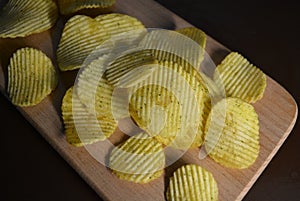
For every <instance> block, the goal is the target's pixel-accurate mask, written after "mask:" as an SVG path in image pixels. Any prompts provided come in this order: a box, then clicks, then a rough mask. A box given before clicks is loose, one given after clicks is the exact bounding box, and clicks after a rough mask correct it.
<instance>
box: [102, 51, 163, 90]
mask: <svg viewBox="0 0 300 201" xmlns="http://www.w3.org/2000/svg"><path fill="white" fill-rule="evenodd" d="M151 64H157V60H156V59H155V58H154V57H153V55H152V53H151V51H150V50H137V51H133V52H130V53H128V54H125V55H122V56H120V57H118V58H117V59H116V60H114V61H113V62H112V63H111V64H110V65H109V66H108V69H107V70H106V73H105V75H106V78H107V80H108V82H109V83H110V84H112V85H114V86H119V84H120V79H121V78H122V80H124V79H126V76H127V77H129V75H130V73H131V72H133V71H134V70H136V69H137V68H139V67H144V68H151V67H150V65H151ZM150 72H151V71H150ZM145 75H146V76H147V75H149V74H148V73H144V74H139V76H140V79H144V78H145Z"/></svg>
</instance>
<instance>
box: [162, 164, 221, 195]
mask: <svg viewBox="0 0 300 201" xmlns="http://www.w3.org/2000/svg"><path fill="white" fill-rule="evenodd" d="M166 199H167V201H186V200H192V201H203V200H210V201H217V200H218V186H217V182H216V181H215V179H214V177H213V175H212V174H211V173H210V172H208V171H207V170H205V169H204V168H202V167H200V166H198V165H194V164H191V165H185V166H182V167H181V168H179V169H177V170H176V171H175V172H174V173H173V176H172V177H171V178H170V183H169V187H168V190H167V193H166Z"/></svg>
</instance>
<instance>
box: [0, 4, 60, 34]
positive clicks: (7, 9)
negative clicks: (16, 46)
mask: <svg viewBox="0 0 300 201" xmlns="http://www.w3.org/2000/svg"><path fill="white" fill-rule="evenodd" d="M57 18H58V11H57V6H56V4H55V3H54V2H53V1H52V0H26V1H20V0H9V1H8V3H7V4H6V5H5V6H4V7H3V9H2V10H1V12H0V27H1V28H0V38H16V37H25V36H28V35H31V34H35V33H41V32H43V31H46V30H48V29H50V28H51V27H53V26H54V24H55V23H56V20H57Z"/></svg>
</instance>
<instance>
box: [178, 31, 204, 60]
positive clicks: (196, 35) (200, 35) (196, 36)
mask: <svg viewBox="0 0 300 201" xmlns="http://www.w3.org/2000/svg"><path fill="white" fill-rule="evenodd" d="M176 32H178V33H181V34H183V35H185V36H187V37H189V38H190V39H192V40H194V41H195V42H196V43H198V44H199V45H200V47H201V48H202V49H203V51H201V52H200V55H199V60H200V63H201V62H202V61H203V59H204V50H205V47H206V34H205V33H204V32H203V31H202V30H201V29H198V28H196V27H188V28H183V29H178V30H176Z"/></svg>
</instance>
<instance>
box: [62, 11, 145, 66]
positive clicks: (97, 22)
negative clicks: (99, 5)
mask: <svg viewBox="0 0 300 201" xmlns="http://www.w3.org/2000/svg"><path fill="white" fill-rule="evenodd" d="M139 29H142V30H144V29H145V28H144V26H143V24H142V23H141V22H140V21H138V20H137V19H135V18H133V17H129V16H128V15H123V14H106V15H100V16H98V17H96V18H95V19H92V18H90V17H87V16H83V15H76V16H74V17H72V18H71V19H70V20H69V21H68V22H67V23H66V25H65V27H64V30H63V34H62V38H61V40H60V42H59V47H58V50H57V60H58V64H59V67H60V69H61V70H62V71H67V70H74V69H78V68H80V67H81V66H82V64H83V63H84V61H85V59H86V58H87V57H88V56H89V55H90V54H91V53H92V52H93V50H95V49H96V48H97V47H99V46H100V45H101V44H103V42H104V41H107V40H109V39H110V38H111V37H114V36H117V35H119V34H124V33H125V32H129V31H135V32H136V31H137V30H139ZM123 38H124V37H123ZM128 38H129V39H128V40H132V38H130V37H128Z"/></svg>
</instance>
